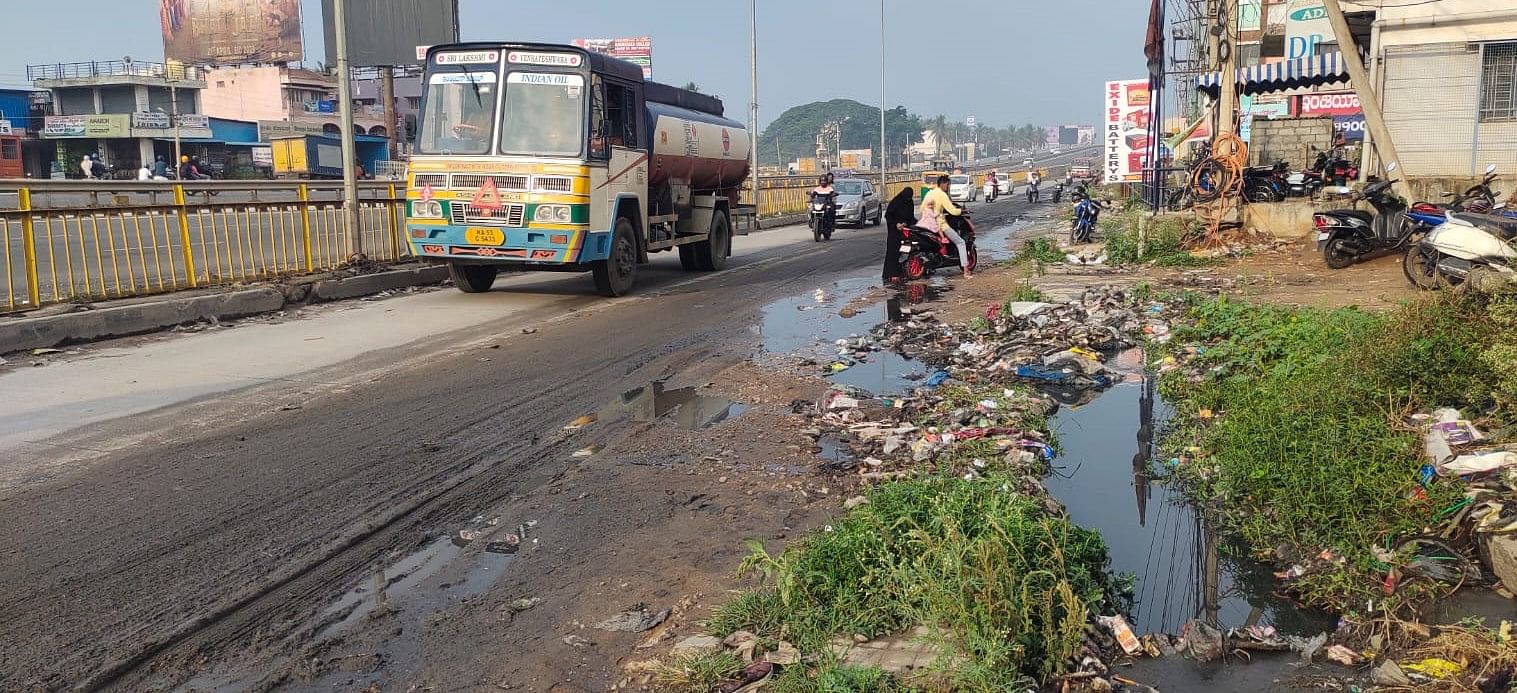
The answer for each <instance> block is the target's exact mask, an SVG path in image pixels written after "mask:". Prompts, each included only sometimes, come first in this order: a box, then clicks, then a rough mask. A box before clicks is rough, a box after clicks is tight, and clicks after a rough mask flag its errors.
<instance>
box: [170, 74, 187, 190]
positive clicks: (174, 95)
mask: <svg viewBox="0 0 1517 693" xmlns="http://www.w3.org/2000/svg"><path fill="white" fill-rule="evenodd" d="M179 69H180V70H183V69H184V68H183V67H180V68H179ZM169 112H170V113H169V117H170V118H173V119H174V165H173V167H172V169H173V170H175V171H178V170H179V157H181V156H184V146H183V144H182V143H181V142H180V140H179V83H178V82H176V81H174V80H173V79H172V78H170V80H169Z"/></svg>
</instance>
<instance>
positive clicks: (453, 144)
mask: <svg viewBox="0 0 1517 693" xmlns="http://www.w3.org/2000/svg"><path fill="white" fill-rule="evenodd" d="M495 89H496V83H495V73H493V72H450V73H444V74H434V75H432V76H431V77H430V78H429V79H428V83H427V94H426V99H427V107H426V112H424V113H423V114H422V118H421V133H420V136H419V137H418V138H417V141H416V149H417V152H418V153H421V154H488V153H489V152H490V139H491V137H493V136H494V134H495V125H494V123H495V97H496V95H497V92H496V91H495Z"/></svg>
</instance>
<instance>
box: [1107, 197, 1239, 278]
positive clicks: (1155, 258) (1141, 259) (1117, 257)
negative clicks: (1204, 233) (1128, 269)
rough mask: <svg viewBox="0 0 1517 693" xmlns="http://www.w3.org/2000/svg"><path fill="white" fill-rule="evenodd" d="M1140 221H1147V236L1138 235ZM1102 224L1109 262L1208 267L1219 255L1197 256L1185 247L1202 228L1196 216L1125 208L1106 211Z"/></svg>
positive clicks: (1115, 263) (1213, 263)
mask: <svg viewBox="0 0 1517 693" xmlns="http://www.w3.org/2000/svg"><path fill="white" fill-rule="evenodd" d="M1145 220H1146V222H1145ZM1140 223H1147V226H1148V230H1147V238H1146V239H1143V238H1140V237H1139V234H1138V227H1139V224H1140ZM1099 224H1100V227H1101V237H1102V238H1104V239H1105V240H1106V259H1107V262H1110V263H1111V264H1113V265H1136V264H1143V263H1150V262H1151V263H1153V264H1155V265H1157V266H1159V267H1207V266H1211V265H1216V264H1218V262H1219V261H1218V260H1217V259H1216V258H1205V257H1196V256H1195V255H1191V254H1190V251H1188V250H1186V247H1185V246H1186V244H1187V243H1188V242H1189V241H1190V239H1192V238H1194V237H1195V236H1196V235H1197V233H1198V232H1199V230H1200V227H1199V226H1197V222H1196V221H1195V220H1194V219H1190V218H1179V217H1166V216H1159V217H1153V218H1149V216H1148V212H1147V210H1145V209H1124V210H1123V211H1121V212H1118V213H1115V214H1110V215H1107V216H1106V217H1105V218H1103V219H1102V220H1101V221H1100V222H1099Z"/></svg>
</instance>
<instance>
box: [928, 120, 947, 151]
mask: <svg viewBox="0 0 1517 693" xmlns="http://www.w3.org/2000/svg"><path fill="white" fill-rule="evenodd" d="M927 129H928V130H931V131H932V140H933V145H934V146H935V147H936V148H937V156H938V158H942V156H943V145H945V144H948V143H949V142H951V141H952V140H953V126H952V125H950V124H949V123H948V117H947V116H944V115H942V114H939V115H938V116H937V117H935V118H933V119H932V122H931V123H930V124H929V125H928V126H927Z"/></svg>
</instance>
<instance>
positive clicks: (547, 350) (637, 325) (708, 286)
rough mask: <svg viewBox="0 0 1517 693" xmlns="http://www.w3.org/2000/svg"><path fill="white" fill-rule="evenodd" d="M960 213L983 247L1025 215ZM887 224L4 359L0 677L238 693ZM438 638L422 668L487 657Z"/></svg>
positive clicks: (730, 359) (836, 273)
mask: <svg viewBox="0 0 1517 693" xmlns="http://www.w3.org/2000/svg"><path fill="white" fill-rule="evenodd" d="M974 207H975V209H976V215H977V216H976V223H977V225H978V227H979V228H980V229H981V234H982V236H986V235H987V232H988V231H989V230H991V229H994V228H996V227H1002V228H1004V227H1005V225H1006V224H1007V223H1008V222H1009V221H1010V220H1012V219H1013V218H1015V217H1016V216H1018V215H1020V214H1022V213H1025V212H1026V211H1027V210H1028V206H1027V205H1026V204H1025V203H1024V202H1022V201H1020V200H1019V199H1018V198H1017V197H1016V196H1011V197H1009V198H1005V199H1004V200H1003V201H999V202H997V203H994V204H990V205H986V204H984V203H979V204H977V205H974ZM883 238H884V232H883V229H882V228H878V227H877V228H868V229H863V230H849V229H844V230H840V231H839V232H838V233H837V235H836V237H835V239H834V240H833V241H832V242H830V243H814V242H812V241H811V239H810V235H809V233H808V232H807V231H806V229H805V228H804V227H800V228H794V227H792V228H789V229H781V230H774V231H765V232H761V233H758V234H754V235H753V236H749V237H746V238H741V239H739V240H738V242H737V243H736V252H735V255H734V257H733V258H732V263H731V265H730V266H729V268H728V269H727V270H725V271H723V272H719V273H714V274H707V275H691V274H687V273H685V272H682V271H680V269H679V265H678V262H677V261H676V260H675V259H674V258H671V257H669V256H668V254H664V255H661V256H657V257H658V259H657V260H656V262H655V263H654V264H652V265H648V266H644V268H643V271H642V273H641V274H642V276H641V278H640V284H639V288H640V291H639V292H638V293H637V294H636V295H634V296H631V297H628V298H624V299H616V300H608V299H603V298H599V297H596V296H594V295H593V292H592V290H591V288H590V281H589V278H588V277H587V276H584V275H554V274H532V275H517V276H512V277H507V278H503V279H502V280H501V281H499V282H498V283H497V285H496V289H495V291H492V292H490V293H488V294H482V295H465V294H461V293H457V292H454V291H452V290H446V291H440V292H433V293H427V294H420V295H414V296H403V297H399V298H393V299H389V300H384V301H372V302H354V303H353V304H351V305H343V306H338V307H335V308H332V309H330V310H329V311H328V312H325V313H318V314H316V315H314V316H313V317H309V318H306V319H303V320H296V321H291V322H286V323H272V324H266V325H263V324H254V325H248V326H241V327H236V328H233V329H229V330H224V331H221V332H215V333H208V334H196V335H185V336H174V337H172V338H168V339H165V340H159V341H148V342H145V343H127V344H124V345H121V346H120V347H119V348H113V349H109V350H107V351H105V352H101V353H98V354H97V355H96V357H95V358H92V359H91V358H84V357H81V358H80V359H78V360H74V361H68V360H64V361H61V362H58V363H54V364H51V365H49V366H48V367H46V368H19V369H17V368H12V370H10V371H9V372H4V371H0V392H9V393H12V394H10V395H9V396H8V398H7V399H8V400H9V401H7V402H4V403H0V576H3V578H4V579H3V580H0V623H3V624H4V626H3V627H0V690H6V691H13V690H53V689H63V688H75V687H78V688H84V689H96V688H115V689H119V690H144V689H152V690H159V689H162V690H170V689H175V688H178V689H181V690H241V689H245V688H250V687H252V684H251V682H250V681H246V680H243V679H239V678H237V677H236V676H232V677H230V678H226V679H220V680H211V679H207V678H204V676H205V672H206V671H208V670H211V669H215V667H216V665H217V664H219V663H223V662H228V661H231V660H233V659H237V660H244V661H249V660H250V661H259V660H258V657H259V656H260V653H270V654H269V657H270V658H271V659H269V660H267V661H275V660H274V659H273V658H276V657H277V656H278V655H279V654H280V653H281V652H286V651H287V646H288V643H289V642H291V641H292V639H293V640H298V639H300V638H302V637H305V636H309V635H310V634H311V632H312V629H313V628H314V627H315V626H314V625H313V623H314V622H316V621H317V620H318V617H319V615H320V614H321V613H323V609H325V608H327V607H329V606H330V605H331V604H332V602H333V601H334V600H335V599H337V598H338V597H339V596H340V595H342V594H343V593H344V591H345V590H348V589H350V588H352V586H353V584H354V583H355V582H357V581H361V580H362V579H363V576H365V575H367V574H368V573H369V571H371V570H372V569H373V566H374V565H376V564H380V563H383V561H384V559H385V558H386V557H388V556H393V555H395V554H396V553H397V552H401V553H403V552H405V551H408V550H412V549H414V548H416V546H417V544H418V537H419V536H428V535H431V536H435V535H436V534H437V533H439V532H447V531H449V528H450V527H457V526H459V525H460V523H466V522H468V521H469V519H470V518H471V517H474V516H475V515H476V513H478V512H480V509H481V508H485V507H490V506H492V505H493V504H497V503H500V502H503V501H504V500H507V499H510V498H514V497H521V496H522V495H523V494H528V493H531V492H532V491H533V490H534V489H539V488H541V487H542V486H543V485H545V484H548V483H550V482H552V481H553V480H554V479H555V478H557V476H559V475H562V474H564V473H565V470H566V469H567V468H568V467H569V465H570V464H571V462H570V460H571V458H572V453H573V452H574V449H573V446H572V445H571V444H570V443H569V442H567V441H566V440H565V439H564V438H563V437H562V436H560V435H558V431H559V430H560V428H561V427H562V426H563V424H564V422H566V421H571V420H573V419H575V417H577V416H579V415H581V414H583V413H584V412H586V411H594V410H595V408H596V406H598V405H599V404H601V403H604V402H606V401H608V400H609V399H610V398H612V397H613V396H615V395H617V393H620V392H623V391H624V390H626V389H627V388H628V387H630V386H635V385H639V384H643V383H647V382H649V381H653V380H660V379H662V378H666V377H668V376H670V375H671V374H675V373H707V372H714V370H719V369H720V368H722V367H725V366H727V365H730V364H734V363H738V362H740V361H742V360H743V359H744V357H745V356H746V355H748V354H749V353H751V352H752V349H753V346H754V339H755V325H756V324H757V321H758V314H759V311H760V309H761V307H763V306H764V305H765V304H766V303H769V302H772V301H775V300H777V299H780V298H782V297H786V296H791V295H795V294H797V293H801V292H809V291H811V290H812V289H813V288H815V287H817V286H820V285H823V284H825V283H827V282H830V281H833V280H835V279H837V278H839V277H844V276H849V275H853V276H859V275H861V274H862V275H865V276H869V275H871V274H872V273H873V272H875V271H877V270H875V269H871V268H877V267H878V265H879V262H880V258H881V256H882V251H883ZM873 276H877V275H873ZM492 347H493V348H492ZM481 354H485V356H483V357H482V356H481ZM608 491H610V493H608V494H607V495H608V496H609V497H613V498H614V496H615V489H608ZM624 511H625V508H620V507H618V505H617V504H616V502H614V501H611V500H608V501H604V502H597V503H594V504H591V505H584V506H579V512H580V513H582V514H584V515H585V521H586V522H588V521H590V520H596V521H612V520H615V519H616V513H618V512H624ZM582 531H583V532H586V533H589V532H598V531H603V529H602V526H601V525H594V526H592V525H585V526H584V528H583V530H582ZM582 539H583V538H582ZM444 548H446V547H444ZM513 579H516V578H515V577H513V576H511V575H508V576H507V577H505V578H504V579H502V581H501V583H500V584H498V585H497V586H496V587H495V588H494V589H499V590H504V589H525V588H528V587H530V586H527V587H523V586H521V585H512V584H511V581H512V580H513ZM554 579H559V580H573V579H575V576H574V575H562V576H555V577H554ZM517 627H518V628H520V627H524V626H517ZM547 635H551V636H552V638H551V639H552V640H553V641H554V642H555V643H556V642H557V638H558V637H559V636H558V635H557V634H544V637H546V636H547ZM460 637H462V636H460ZM476 644H477V643H476ZM457 647H458V652H451V653H438V652H434V651H423V652H420V653H415V658H416V662H418V663H417V664H416V666H424V665H425V663H426V662H427V661H433V660H438V658H444V659H446V658H447V657H464V656H465V654H461V653H466V652H468V653H470V654H469V656H476V657H477V656H482V653H478V652H470V651H469V650H468V648H470V647H471V643H469V642H466V641H460V642H458V643H457ZM501 656H516V657H531V656H533V654H532V653H531V652H518V653H515V654H513V655H505V654H502V655H501ZM265 665H267V662H265ZM268 666H272V665H268ZM397 666H398V665H397ZM454 673H457V672H454ZM392 675H393V676H394V677H395V678H396V679H398V680H404V679H405V678H406V675H405V672H401V671H396V672H392ZM283 685H293V684H291V683H290V682H289V681H285V682H284V684H283ZM328 690H330V689H328ZM396 690H405V686H401V687H399V688H396ZM566 690H567V689H566ZM573 690H580V689H573Z"/></svg>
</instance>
